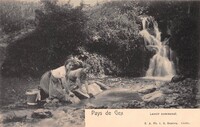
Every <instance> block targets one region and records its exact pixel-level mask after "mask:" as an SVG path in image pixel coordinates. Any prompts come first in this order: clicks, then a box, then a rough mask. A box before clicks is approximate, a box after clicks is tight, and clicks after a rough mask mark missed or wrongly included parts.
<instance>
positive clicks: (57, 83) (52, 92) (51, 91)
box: [39, 58, 81, 101]
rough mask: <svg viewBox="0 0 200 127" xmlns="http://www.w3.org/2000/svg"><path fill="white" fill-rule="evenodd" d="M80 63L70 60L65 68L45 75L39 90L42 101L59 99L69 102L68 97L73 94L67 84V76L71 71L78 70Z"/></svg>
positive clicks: (62, 67)
mask: <svg viewBox="0 0 200 127" xmlns="http://www.w3.org/2000/svg"><path fill="white" fill-rule="evenodd" d="M80 64H81V63H80V62H79V61H77V60H76V59H74V58H73V59H69V60H67V61H66V62H65V64H64V66H61V67H59V68H56V69H54V70H51V71H48V72H46V73H44V74H43V75H42V77H41V80H40V85H39V89H40V90H41V99H42V100H43V99H45V98H49V99H55V98H56V99H58V100H60V101H68V95H69V94H70V93H71V92H70V91H69V89H68V85H67V82H66V74H67V73H68V71H69V70H74V69H77V68H78V67H79V66H80Z"/></svg>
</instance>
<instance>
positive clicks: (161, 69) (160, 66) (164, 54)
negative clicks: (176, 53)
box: [139, 17, 176, 78]
mask: <svg viewBox="0 0 200 127" xmlns="http://www.w3.org/2000/svg"><path fill="white" fill-rule="evenodd" d="M141 19H142V27H143V29H142V30H141V31H140V32H139V34H140V35H141V36H142V37H143V38H144V42H145V46H146V48H147V49H148V50H151V51H155V55H154V56H153V57H152V58H151V59H150V63H149V68H148V70H147V72H146V77H170V78H171V77H173V76H174V75H175V73H176V72H175V68H174V63H173V61H170V60H169V57H170V52H171V51H172V50H171V49H170V47H169V46H168V45H167V41H163V42H162V41H161V32H160V31H159V28H158V23H157V22H156V21H155V20H154V19H153V18H152V17H141Z"/></svg>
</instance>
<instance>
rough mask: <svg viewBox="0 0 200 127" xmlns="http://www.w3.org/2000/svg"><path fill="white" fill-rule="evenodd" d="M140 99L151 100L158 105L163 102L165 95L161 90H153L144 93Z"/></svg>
mask: <svg viewBox="0 0 200 127" xmlns="http://www.w3.org/2000/svg"><path fill="white" fill-rule="evenodd" d="M142 99H143V100H144V102H152V103H155V104H158V105H162V104H165V100H166V97H165V95H164V94H163V93H162V91H155V92H153V93H150V94H146V95H144V96H143V97H142Z"/></svg>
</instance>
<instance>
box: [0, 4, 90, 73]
mask: <svg viewBox="0 0 200 127" xmlns="http://www.w3.org/2000/svg"><path fill="white" fill-rule="evenodd" d="M44 5H45V6H44V10H36V11H35V12H36V16H37V18H36V20H37V27H36V30H35V31H34V32H32V33H31V34H28V35H26V36H25V37H23V38H20V39H19V40H17V41H15V42H13V43H11V44H10V45H9V46H8V47H7V57H6V59H5V61H4V63H3V65H2V72H3V75H10V76H11V75H13V76H16V75H18V76H20V75H25V74H29V75H32V76H40V75H41V74H42V73H44V71H47V70H50V69H52V68H56V67H58V66H61V65H62V64H64V61H65V60H66V58H67V56H68V55H71V54H75V53H76V52H77V50H76V48H77V47H78V46H79V45H81V44H82V43H83V41H84V40H85V39H84V38H85V34H84V32H83V28H84V27H85V26H84V25H85V22H86V20H87V18H86V17H85V15H84V13H83V11H82V10H81V8H80V7H77V8H72V7H71V6H69V5H64V6H58V5H56V4H55V3H50V2H47V3H44Z"/></svg>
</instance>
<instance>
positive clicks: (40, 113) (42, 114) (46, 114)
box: [31, 109, 53, 119]
mask: <svg viewBox="0 0 200 127" xmlns="http://www.w3.org/2000/svg"><path fill="white" fill-rule="evenodd" d="M52 116H53V115H52V113H51V112H50V111H49V110H45V109H38V110H36V111H34V112H33V114H32V115H31V117H32V118H37V119H44V118H50V117H52Z"/></svg>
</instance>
